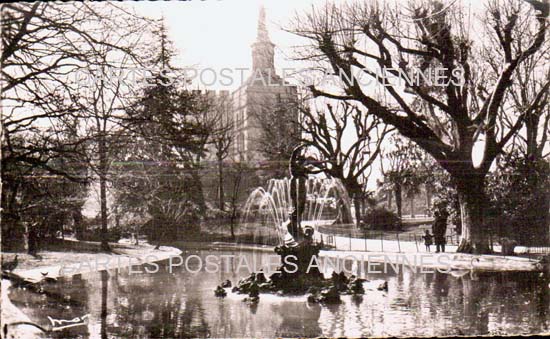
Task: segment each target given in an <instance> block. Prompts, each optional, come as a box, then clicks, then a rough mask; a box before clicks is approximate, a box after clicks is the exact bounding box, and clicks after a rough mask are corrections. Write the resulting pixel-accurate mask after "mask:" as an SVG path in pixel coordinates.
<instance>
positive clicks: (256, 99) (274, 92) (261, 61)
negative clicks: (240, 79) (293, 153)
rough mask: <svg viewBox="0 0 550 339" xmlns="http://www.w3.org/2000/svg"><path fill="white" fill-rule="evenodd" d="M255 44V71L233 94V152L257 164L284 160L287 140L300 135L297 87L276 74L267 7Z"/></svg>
mask: <svg viewBox="0 0 550 339" xmlns="http://www.w3.org/2000/svg"><path fill="white" fill-rule="evenodd" d="M251 47H252V69H251V73H252V74H251V76H250V77H249V78H248V79H247V80H246V81H245V82H244V83H243V84H242V85H241V87H239V88H238V89H237V90H236V91H235V92H233V93H232V95H231V97H232V102H233V107H234V111H233V122H234V126H235V140H234V142H233V152H232V153H233V158H234V159H235V160H239V161H245V162H248V163H250V165H252V166H254V167H257V166H264V165H263V164H265V163H266V162H277V161H278V162H281V161H283V159H284V158H285V157H286V156H287V154H286V153H287V148H289V147H287V146H286V145H285V143H288V142H289V141H290V140H291V139H292V140H293V139H296V138H297V136H298V133H299V132H298V130H297V129H296V128H295V126H296V122H297V119H298V110H297V109H295V107H296V106H295V104H296V102H297V88H296V86H292V85H290V84H288V83H286V82H285V81H284V79H282V78H281V77H280V76H278V75H277V74H276V71H275V44H273V43H272V42H271V40H270V38H269V33H268V30H267V27H266V11H265V9H264V8H263V7H262V8H261V9H260V13H259V16H258V26H257V35H256V41H255V42H254V43H253V44H252V46H251ZM289 129H290V130H289ZM266 147H267V148H271V147H273V148H274V149H277V150H276V152H274V153H278V154H279V157H280V159H276V160H275V159H270V158H271V157H270V156H269V155H266V152H265V150H266ZM268 153H269V152H268ZM288 156H290V153H289V154H288ZM285 166H286V164H285Z"/></svg>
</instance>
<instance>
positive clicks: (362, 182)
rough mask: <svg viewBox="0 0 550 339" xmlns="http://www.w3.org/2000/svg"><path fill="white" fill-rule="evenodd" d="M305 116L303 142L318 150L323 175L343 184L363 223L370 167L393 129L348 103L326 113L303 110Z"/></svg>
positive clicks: (358, 219) (334, 106)
mask: <svg viewBox="0 0 550 339" xmlns="http://www.w3.org/2000/svg"><path fill="white" fill-rule="evenodd" d="M302 106H303V105H302ZM301 113H302V122H301V129H302V132H303V133H302V136H303V140H302V142H303V143H304V144H306V145H309V146H312V147H314V148H315V149H316V150H317V151H318V152H319V153H320V155H321V157H322V158H323V160H325V161H326V162H325V163H324V164H323V165H321V166H320V168H321V169H322V170H323V172H325V173H326V174H328V175H330V176H331V177H334V178H338V179H340V180H341V181H342V184H343V185H344V187H345V188H346V190H347V191H348V194H349V196H350V197H351V198H352V199H353V202H354V205H355V219H356V222H357V223H360V222H361V211H362V210H363V202H364V200H365V199H363V198H364V196H365V194H364V187H365V186H366V184H367V180H368V174H369V173H370V167H371V166H372V164H373V162H374V161H375V160H376V157H377V156H378V155H379V154H380V149H381V145H382V141H383V140H384V137H385V136H386V134H387V133H388V132H389V131H390V130H391V129H390V128H388V127H387V126H386V125H383V124H381V123H380V120H379V118H378V117H376V116H372V115H368V114H364V113H363V112H361V110H360V109H359V108H357V107H355V106H353V105H351V104H349V103H347V102H342V103H337V104H336V105H333V104H330V103H329V104H326V108H325V109H310V108H309V107H303V108H302V109H301ZM348 143H350V144H349V145H348Z"/></svg>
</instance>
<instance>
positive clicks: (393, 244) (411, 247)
mask: <svg viewBox="0 0 550 339" xmlns="http://www.w3.org/2000/svg"><path fill="white" fill-rule="evenodd" d="M329 231H330V229H329V228H327V227H321V228H320V229H319V231H318V233H317V238H316V240H317V241H319V242H321V243H323V244H324V245H325V246H326V247H327V248H331V249H334V250H341V251H367V252H426V251H427V249H426V247H425V244H424V238H423V237H422V236H423V233H421V232H410V231H409V232H401V231H373V230H368V231H366V232H358V231H357V230H350V231H348V232H347V233H346V232H343V231H342V230H339V231H336V232H330V233H329ZM361 233H362V234H361ZM445 239H446V244H445V245H446V246H449V247H448V249H449V250H451V251H454V250H455V249H456V246H458V244H459V243H460V235H458V234H457V233H456V232H452V233H450V234H447V235H446V236H445ZM490 246H491V249H492V250H493V251H494V252H495V253H497V254H498V253H500V252H501V251H502V239H501V238H497V237H490ZM435 247H436V246H435V245H431V246H430V251H435ZM515 253H516V254H520V255H548V254H550V245H549V246H537V247H526V246H521V245H517V246H516V251H515Z"/></svg>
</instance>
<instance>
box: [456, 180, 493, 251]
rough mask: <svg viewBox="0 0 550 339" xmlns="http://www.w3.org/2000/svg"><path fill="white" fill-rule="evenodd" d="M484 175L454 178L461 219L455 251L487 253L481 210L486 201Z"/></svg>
mask: <svg viewBox="0 0 550 339" xmlns="http://www.w3.org/2000/svg"><path fill="white" fill-rule="evenodd" d="M484 178H485V176H484V175H480V174H478V175H470V176H465V177H460V178H455V181H456V186H457V187H456V188H457V192H458V199H459V203H460V215H461V219H462V235H461V240H460V245H459V246H458V249H457V252H461V253H474V254H487V253H490V252H491V251H490V249H489V234H488V232H486V230H485V227H484V226H485V225H484V222H483V211H484V207H485V203H486V197H485V193H484V191H483V187H484Z"/></svg>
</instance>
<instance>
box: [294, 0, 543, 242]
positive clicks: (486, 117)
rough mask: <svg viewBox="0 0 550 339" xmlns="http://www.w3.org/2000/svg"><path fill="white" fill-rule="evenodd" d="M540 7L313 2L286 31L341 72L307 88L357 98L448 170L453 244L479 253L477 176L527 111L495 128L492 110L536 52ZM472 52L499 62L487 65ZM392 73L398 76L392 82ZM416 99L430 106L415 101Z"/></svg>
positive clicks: (531, 3)
mask: <svg viewBox="0 0 550 339" xmlns="http://www.w3.org/2000/svg"><path fill="white" fill-rule="evenodd" d="M549 12H550V4H548V2H545V1H537V0H525V1H520V0H518V1H511V2H508V1H507V2H504V1H495V2H492V3H490V5H489V6H488V7H487V10H486V11H485V13H484V14H485V16H484V17H483V16H482V17H481V18H480V17H477V19H481V20H476V18H471V17H468V16H467V13H468V12H467V10H466V9H465V8H464V6H463V4H462V3H460V2H454V3H452V4H451V5H445V4H443V3H441V2H439V1H421V2H411V3H410V4H409V6H399V7H398V6H397V5H392V4H390V3H389V2H386V3H384V2H374V1H373V2H360V3H354V4H350V5H342V7H337V6H336V5H327V6H326V7H323V8H320V9H315V10H313V11H311V12H310V13H308V14H306V15H304V16H302V17H300V18H299V21H297V22H296V23H295V25H294V29H293V30H294V32H295V33H296V34H298V35H299V36H302V37H305V38H307V39H308V40H309V41H310V42H311V45H310V46H309V48H306V49H305V51H304V55H303V57H304V58H306V59H310V60H315V61H319V62H320V63H324V64H323V65H328V67H329V69H330V70H331V71H333V72H335V73H336V74H338V75H340V80H339V83H338V84H339V86H337V87H338V88H337V89H336V90H335V89H334V87H335V86H333V87H332V88H329V87H328V86H324V87H323V86H322V85H315V84H314V85H312V86H311V87H310V88H311V91H312V93H313V94H314V95H315V96H324V97H328V98H333V99H337V100H347V101H349V100H352V101H356V102H359V103H361V104H362V105H363V106H364V107H365V109H366V110H367V111H368V112H369V114H372V115H375V116H377V117H379V118H380V119H381V121H383V122H384V123H386V124H388V125H391V126H394V127H395V128H396V129H397V130H398V131H399V133H401V134H402V135H403V136H405V137H407V138H409V139H411V140H413V141H414V142H415V143H416V144H417V145H419V146H420V147H421V148H423V149H424V150H425V151H426V152H428V153H429V154H430V155H431V156H432V157H433V158H434V159H435V160H436V161H437V162H438V163H439V164H440V165H441V166H442V167H443V168H444V169H445V170H446V171H447V172H448V173H449V174H450V175H451V177H452V178H453V181H454V183H455V185H456V188H457V191H458V194H459V197H460V206H461V215H462V239H461V244H460V246H459V249H458V250H459V251H460V252H474V253H486V252H489V246H488V237H487V232H485V231H484V222H483V213H484V205H485V202H486V197H485V195H484V189H483V187H484V185H485V178H486V175H487V173H488V171H489V169H490V167H491V164H492V163H493V161H494V159H495V157H496V156H497V155H498V154H499V153H501V152H502V150H503V148H504V147H505V145H506V144H507V143H508V142H509V141H510V140H511V139H512V138H513V137H514V136H515V135H517V133H518V131H519V130H520V129H521V127H522V126H523V125H524V121H525V119H526V117H527V116H526V111H523V112H519V114H518V115H517V118H516V119H515V121H514V122H513V123H512V126H511V127H510V128H506V129H505V130H504V131H503V130H502V129H504V126H499V124H498V122H499V117H501V116H502V115H503V114H509V112H508V110H507V107H508V106H509V100H508V98H507V96H506V93H508V92H509V91H510V90H512V84H513V81H514V78H515V74H516V73H517V70H518V67H520V66H521V65H522V64H523V63H524V62H525V61H526V60H527V59H528V58H529V57H531V56H533V55H536V54H539V53H541V46H542V45H543V43H544V41H545V39H546V34H547V30H548V16H549ZM480 14H482V13H480ZM542 52H543V51H542ZM479 55H486V56H487V58H491V59H493V60H495V61H496V63H497V64H498V65H499V67H498V68H497V69H492V68H491V67H488V65H487V63H486V62H484V60H483V59H482V58H478V56H479ZM436 67H439V70H437V69H436ZM415 70H416V72H417V73H418V74H419V73H422V74H426V72H432V73H430V74H437V76H438V78H437V79H438V80H437V79H436V78H435V77H433V78H432V81H429V80H430V79H426V78H420V77H415V76H414V72H415ZM419 71H420V72H419ZM403 74H404V75H405V76H403ZM380 75H382V76H380ZM399 77H401V78H402V79H404V81H402V82H401V84H400V85H399V84H397V83H396V78H399ZM365 78H367V79H370V80H374V83H376V84H378V85H379V88H381V92H382V93H381V94H382V95H377V96H375V95H374V94H373V93H371V92H369V88H367V86H362V84H364V82H365ZM411 78H412V79H413V81H410V80H411ZM414 78H416V79H414ZM480 86H481V87H483V88H485V91H486V94H484V93H480V91H479V88H480ZM423 105H424V106H428V107H429V109H427V110H425V109H421V107H422V106H423ZM499 129H500V130H499ZM476 144H481V145H482V149H483V152H482V153H483V155H482V157H481V159H480V161H479V162H476V163H474V161H473V159H472V151H473V149H474V145H476Z"/></svg>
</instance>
